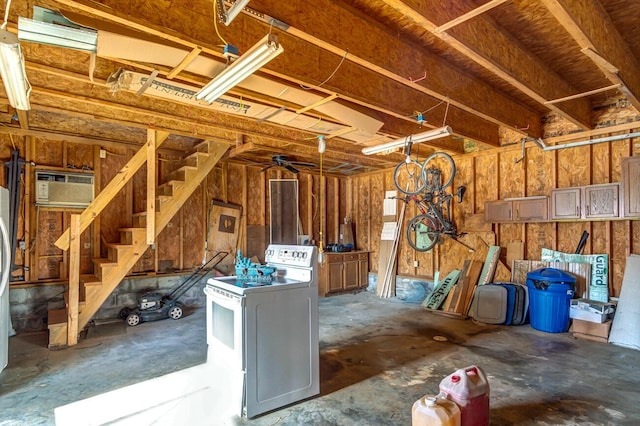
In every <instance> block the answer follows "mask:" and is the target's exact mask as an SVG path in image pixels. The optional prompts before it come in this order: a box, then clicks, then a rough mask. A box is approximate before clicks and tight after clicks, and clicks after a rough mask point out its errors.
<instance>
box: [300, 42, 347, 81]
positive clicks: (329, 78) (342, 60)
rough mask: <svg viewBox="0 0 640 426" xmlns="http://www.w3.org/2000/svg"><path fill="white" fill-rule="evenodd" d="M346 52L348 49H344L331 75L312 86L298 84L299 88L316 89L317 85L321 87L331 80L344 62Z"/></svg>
mask: <svg viewBox="0 0 640 426" xmlns="http://www.w3.org/2000/svg"><path fill="white" fill-rule="evenodd" d="M348 54H349V49H347V50H345V51H344V56H343V57H342V59H341V60H340V63H339V64H338V66H337V67H336V69H334V70H333V72H332V73H331V75H330V76H329V77H327V78H326V79H325V80H324V81H323V82H322V83H320V84H318V85H316V86H313V87H309V86H305V85H304V84H300V88H302V89H304V90H312V89H317V88H319V87H322V86H323V85H324V84H325V83H326V82H327V81H329V80H331V79H332V78H333V76H334V75H336V73H337V72H338V70H339V69H340V67H341V66H342V64H343V63H344V61H345V59H347V55H348Z"/></svg>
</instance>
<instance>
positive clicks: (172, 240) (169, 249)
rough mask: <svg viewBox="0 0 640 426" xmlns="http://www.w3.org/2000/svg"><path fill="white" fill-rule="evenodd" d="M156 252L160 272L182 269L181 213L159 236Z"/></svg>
mask: <svg viewBox="0 0 640 426" xmlns="http://www.w3.org/2000/svg"><path fill="white" fill-rule="evenodd" d="M156 251H157V257H158V272H164V271H167V270H170V269H179V268H180V213H178V214H177V215H175V216H174V217H173V218H172V219H171V220H170V221H169V223H168V224H167V226H165V228H164V229H163V230H162V232H160V235H158V238H157V244H156Z"/></svg>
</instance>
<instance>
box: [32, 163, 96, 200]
mask: <svg viewBox="0 0 640 426" xmlns="http://www.w3.org/2000/svg"><path fill="white" fill-rule="evenodd" d="M91 201H93V174H88V173H72V172H56V171H50V170H36V205H37V206H51V207H87V206H88V205H89V204H90V203H91Z"/></svg>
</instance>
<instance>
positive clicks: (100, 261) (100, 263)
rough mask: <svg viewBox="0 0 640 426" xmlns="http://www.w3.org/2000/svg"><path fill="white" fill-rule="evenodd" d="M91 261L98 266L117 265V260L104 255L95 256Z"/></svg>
mask: <svg viewBox="0 0 640 426" xmlns="http://www.w3.org/2000/svg"><path fill="white" fill-rule="evenodd" d="M93 263H94V264H95V265H96V266H99V267H103V268H104V267H109V266H118V262H114V261H113V260H111V259H106V258H104V257H96V258H94V259H93Z"/></svg>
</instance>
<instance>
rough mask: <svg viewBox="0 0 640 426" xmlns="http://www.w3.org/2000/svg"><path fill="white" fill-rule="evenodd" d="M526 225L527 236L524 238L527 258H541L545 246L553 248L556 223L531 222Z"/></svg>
mask: <svg viewBox="0 0 640 426" xmlns="http://www.w3.org/2000/svg"><path fill="white" fill-rule="evenodd" d="M525 226H526V236H525V239H523V240H522V241H525V246H524V255H525V258H526V259H530V260H539V259H540V254H541V252H542V249H543V248H550V249H553V235H554V225H553V224H552V223H529V224H527V225H525ZM514 240H517V238H514Z"/></svg>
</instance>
